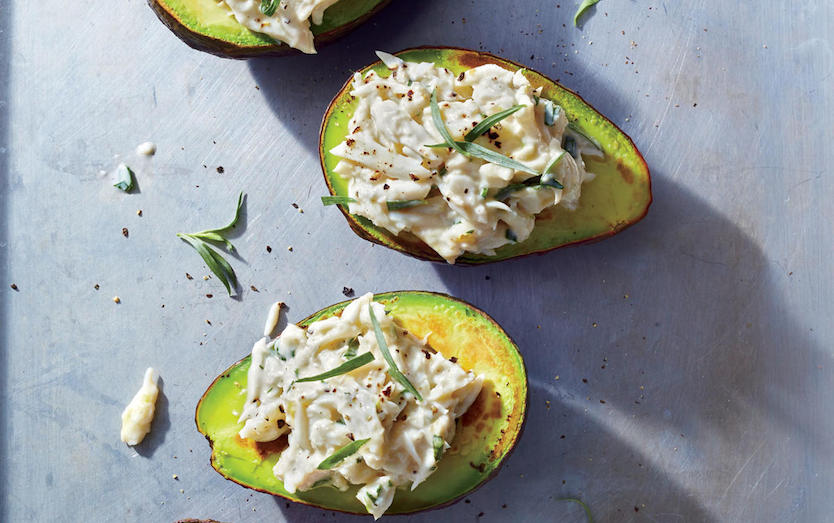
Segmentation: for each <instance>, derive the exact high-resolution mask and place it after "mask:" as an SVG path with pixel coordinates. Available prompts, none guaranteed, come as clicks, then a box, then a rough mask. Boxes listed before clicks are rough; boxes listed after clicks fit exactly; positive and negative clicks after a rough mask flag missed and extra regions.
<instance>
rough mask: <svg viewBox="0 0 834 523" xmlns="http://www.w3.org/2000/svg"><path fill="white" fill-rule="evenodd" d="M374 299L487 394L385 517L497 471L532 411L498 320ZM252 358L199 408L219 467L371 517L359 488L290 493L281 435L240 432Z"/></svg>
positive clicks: (218, 382) (457, 493)
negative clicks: (282, 471) (255, 437)
mask: <svg viewBox="0 0 834 523" xmlns="http://www.w3.org/2000/svg"><path fill="white" fill-rule="evenodd" d="M374 301H378V302H380V303H384V304H385V308H386V310H387V311H389V312H390V314H391V316H392V317H393V318H394V319H395V320H396V321H397V322H398V323H399V324H400V325H402V326H403V328H405V329H406V330H408V331H409V332H411V333H413V334H414V335H415V336H417V337H419V338H422V337H423V336H425V335H427V334H428V335H429V337H428V343H429V345H431V346H432V347H433V348H434V349H436V350H437V351H439V352H440V353H441V354H443V355H444V356H445V357H447V358H451V357H456V358H457V359H458V363H459V364H460V365H461V366H462V367H463V368H464V369H466V370H471V371H473V372H475V373H476V374H480V375H483V377H484V386H483V389H482V390H481V393H480V394H479V395H478V397H477V399H476V400H475V402H474V403H473V404H472V406H471V407H470V408H469V410H468V411H467V412H466V413H465V414H464V415H463V416H462V417H461V418H459V420H458V421H457V433H456V434H455V438H454V440H453V441H452V442H451V448H450V449H449V450H447V451H446V453H445V454H444V455H443V458H442V459H441V460H440V463H439V465H438V468H437V470H436V471H435V472H434V474H432V475H431V476H430V477H429V478H428V479H427V480H426V481H425V482H424V483H422V484H420V486H418V487H417V488H416V489H415V490H413V491H411V490H408V489H407V488H404V489H398V490H397V493H396V495H395V497H394V503H393V504H392V505H391V507H390V508H389V509H388V511H387V512H386V514H402V513H409V512H415V511H419V510H425V509H429V508H437V507H440V506H443V505H447V504H449V503H451V502H453V501H455V500H457V499H458V498H460V497H461V496H463V495H465V494H467V493H469V492H471V491H472V490H474V489H475V488H477V487H478V486H480V485H481V484H482V483H484V482H485V481H486V480H488V479H489V478H490V477H491V476H492V475H493V474H495V473H496V472H497V470H498V467H499V466H500V465H501V463H502V461H503V460H504V459H505V458H506V457H507V455H508V454H509V452H510V451H511V450H512V449H513V447H514V446H515V444H516V442H517V441H518V438H519V436H520V434H521V429H522V426H523V423H524V418H525V414H526V411H527V374H526V371H525V369H524V362H523V360H522V358H521V354H520V353H519V351H518V347H516V345H515V343H513V341H512V340H511V339H510V337H509V336H508V335H507V334H506V333H505V332H504V330H503V329H501V327H500V326H499V325H498V324H497V323H495V321H494V320H492V318H490V317H489V316H487V315H486V314H485V313H484V312H482V311H480V310H478V309H476V308H475V307H473V306H471V305H469V304H467V303H464V302H462V301H460V300H457V299H455V298H452V297H451V296H447V295H445V294H438V293H432V292H421V291H397V292H389V293H385V294H377V295H375V296H374ZM348 303H350V301H345V302H341V303H337V304H336V305H331V306H330V307H327V308H326V309H323V310H321V311H319V312H317V313H315V314H313V315H312V316H309V317H308V318H306V319H305V320H302V321H301V322H299V323H298V325H299V326H301V327H306V326H307V325H309V324H310V323H312V322H314V321H317V320H320V319H323V318H327V317H329V316H333V315H337V314H340V313H341V311H342V309H344V308H345V306H347V304H348ZM249 363H250V358H249V357H246V358H244V359H242V360H240V361H239V362H237V363H235V364H234V365H232V366H231V367H229V368H228V369H227V370H226V371H225V372H223V374H221V375H220V376H219V377H218V378H217V379H215V380H214V382H213V383H212V384H211V386H210V387H209V388H208V390H207V391H206V393H205V394H204V395H203V397H202V399H201V400H200V403H199V404H198V405H197V413H196V422H197V428H198V429H199V431H200V432H201V433H202V434H203V435H205V436H206V438H207V439H208V440H209V443H210V444H211V446H212V454H211V464H212V466H213V467H214V468H215V469H216V470H217V472H219V473H220V474H222V475H223V476H224V477H226V478H227V479H230V480H232V481H234V482H236V483H239V484H241V485H243V486H245V487H249V488H252V489H255V490H259V491H262V492H266V493H269V494H274V495H277V496H282V497H284V498H287V499H289V500H292V501H297V502H300V503H305V504H310V505H315V506H317V507H321V508H324V509H327V510H338V511H343V512H352V513H357V514H366V513H367V511H366V510H365V508H364V507H363V506H362V504H360V503H359V501H358V500H357V499H356V497H355V496H356V491H357V490H358V487H353V488H351V489H350V490H348V491H346V492H340V491H339V490H337V489H335V488H332V487H326V486H325V487H319V488H316V489H313V490H309V491H307V492H296V493H295V494H290V493H289V492H287V491H286V490H285V489H284V486H283V484H282V482H281V481H280V480H279V479H277V478H276V477H275V476H274V475H273V473H272V467H273V466H274V465H275V462H276V461H277V460H278V457H279V456H280V453H281V450H282V443H283V442H282V440H278V442H273V443H268V444H256V443H255V442H253V441H250V440H243V439H241V438H240V437H239V436H238V432H239V431H240V429H241V428H242V426H243V425H242V424H241V423H238V421H237V418H238V416H237V415H236V414H235V412H238V413H239V412H241V410H242V408H243V404H244V402H245V401H246V391H245V389H246V382H247V380H246V377H247V371H248V369H249ZM283 444H284V445H285V443H283Z"/></svg>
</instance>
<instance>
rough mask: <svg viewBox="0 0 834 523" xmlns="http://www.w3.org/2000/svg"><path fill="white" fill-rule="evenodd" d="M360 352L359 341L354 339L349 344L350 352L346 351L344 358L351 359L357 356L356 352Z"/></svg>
mask: <svg viewBox="0 0 834 523" xmlns="http://www.w3.org/2000/svg"><path fill="white" fill-rule="evenodd" d="M358 350H359V339H358V338H353V339H352V340H350V341H349V342H348V350H346V351H345V354H344V357H345V358H346V359H351V358H353V357H355V356H356V351H358Z"/></svg>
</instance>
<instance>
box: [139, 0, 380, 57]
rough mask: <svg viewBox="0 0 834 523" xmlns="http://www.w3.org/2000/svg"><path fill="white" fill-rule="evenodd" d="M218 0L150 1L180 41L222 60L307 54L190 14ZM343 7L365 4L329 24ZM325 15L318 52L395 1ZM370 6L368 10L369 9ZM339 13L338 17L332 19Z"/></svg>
mask: <svg viewBox="0 0 834 523" xmlns="http://www.w3.org/2000/svg"><path fill="white" fill-rule="evenodd" d="M206 1H211V2H214V1H215V0H148V5H149V6H150V8H151V9H152V10H153V12H154V13H156V16H157V18H159V20H160V21H161V22H162V23H163V24H165V26H167V27H168V29H170V30H171V32H173V33H174V34H175V35H176V36H177V37H178V38H179V39H180V40H182V41H183V42H185V43H186V44H188V46H189V47H191V48H192V49H196V50H198V51H203V52H205V53H209V54H213V55H215V56H220V57H222V58H235V59H246V58H257V57H260V56H287V55H293V54H303V53H301V51H299V50H297V49H294V48H292V47H290V46H288V45H286V44H283V43H279V42H275V41H273V40H272V39H270V38H269V37H267V36H265V35H260V34H258V33H254V32H252V31H248V30H246V29H245V28H243V27H242V26H240V25H239V24H237V23H236V22H235V25H237V28H236V31H235V32H234V33H230V32H224V31H223V30H219V29H217V28H214V27H213V26H212V25H211V24H206V23H205V22H204V21H202V20H200V19H199V16H194V15H193V13H190V12H189V10H188V7H189V5H192V4H199V3H201V2H206ZM340 3H344V4H345V5H347V4H361V5H359V6H358V8H356V9H353V11H352V12H351V14H350V15H348V18H350V20H349V21H347V22H345V23H338V22H336V23H329V20H328V18H336V19H337V20H338V18H339V16H338V14H339V10H344V9H345V8H344V7H342V6H340ZM340 3H336V4H334V5H333V6H331V7H330V8H329V9H328V11H325V21H324V23H323V24H322V25H321V26H315V25H314V26H312V30H313V33H314V34H315V45H316V49H320V48H321V47H324V46H326V45H328V44H330V43H332V42H334V41H335V40H338V39H339V38H341V37H342V36H344V35H346V34H347V33H349V32H351V31H352V30H354V29H356V28H357V27H359V26H360V25H361V24H362V23H364V22H365V21H367V20H368V19H369V18H370V17H372V16H373V15H375V14H376V13H378V12H379V11H381V10H382V9H383V8H384V7H386V6H387V5H388V4H389V3H391V0H341V2H340ZM366 4H367V6H366ZM333 10H335V11H336V13H337V14H336V15H334V16H330V12H331V11H333Z"/></svg>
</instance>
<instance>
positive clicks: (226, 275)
mask: <svg viewBox="0 0 834 523" xmlns="http://www.w3.org/2000/svg"><path fill="white" fill-rule="evenodd" d="M243 199H244V194H243V193H242V192H241V193H240V194H239V195H238V198H237V208H236V209H235V216H234V218H232V221H231V222H230V223H229V224H228V225H226V226H225V227H220V228H217V229H206V230H204V231H200V232H193V233H184V232H178V233H177V237H178V238H180V239H182V240H184V241H185V242H186V243H188V244H189V245H191V247H193V248H194V250H195V251H197V254H199V255H200V257H201V258H202V259H203V261H204V262H205V263H206V266H207V267H208V268H209V270H211V272H213V273H214V275H215V276H217V279H219V280H220V282H221V283H222V284H223V286H224V287H226V292H228V293H229V296H231V295H232V288H233V287H237V276H236V275H235V271H234V269H232V266H231V265H229V262H227V261H226V259H225V258H223V256H222V255H221V254H220V253H219V252H217V251H216V250H214V249H213V248H212V247H211V245H210V244H209V243H208V242H217V243H223V244H224V245H225V246H226V249H227V250H228V251H229V252H232V251H234V250H235V247H234V245H232V242H230V241H229V240H228V239H227V238H226V235H225V233H227V232H228V231H230V230H232V229H234V228H235V226H236V225H237V222H238V220H240V210H241V208H242V207H243Z"/></svg>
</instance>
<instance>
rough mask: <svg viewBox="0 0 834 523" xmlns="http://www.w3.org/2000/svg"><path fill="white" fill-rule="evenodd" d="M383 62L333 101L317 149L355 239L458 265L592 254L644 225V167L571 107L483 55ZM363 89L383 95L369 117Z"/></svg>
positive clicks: (531, 78)
mask: <svg viewBox="0 0 834 523" xmlns="http://www.w3.org/2000/svg"><path fill="white" fill-rule="evenodd" d="M380 56H381V57H382V58H383V61H384V62H385V63H384V64H383V63H375V64H372V65H370V66H368V67H366V68H364V69H362V70H361V71H359V72H358V73H357V74H356V75H355V76H354V78H352V79H351V80H349V81H348V82H347V83H346V84H345V86H344V87H343V88H342V90H341V91H340V92H339V93H338V94H337V95H336V97H335V98H334V100H333V101H332V102H331V105H330V107H329V108H328V111H327V112H326V114H325V116H324V119H323V121H322V128H321V136H320V148H319V154H320V157H321V163H322V169H323V171H324V175H325V180H326V182H327V184H328V188H329V189H330V193H331V195H332V196H331V197H330V198H331V199H330V200H328V202H332V203H337V204H339V205H340V208H341V209H342V212H343V213H344V215H345V217H346V218H347V220H348V223H349V224H350V226H351V228H352V229H353V230H354V232H356V233H357V234H358V235H359V236H361V237H363V238H365V239H367V240H370V241H372V242H375V243H379V244H382V245H385V246H387V247H390V248H393V249H395V250H398V251H400V252H403V253H405V254H409V255H412V256H415V257H417V258H421V259H426V260H432V261H442V260H445V261H447V262H454V263H460V264H464V265H466V264H479V263H488V262H492V261H498V260H503V259H508V258H514V257H517V256H522V255H526V254H531V253H538V252H545V251H548V250H552V249H555V248H558V247H562V246H565V245H570V244H577V243H584V242H589V241H596V240H599V239H602V238H605V237H608V236H611V235H613V234H616V233H617V232H619V231H620V230H622V229H624V228H626V227H628V226H629V225H631V224H633V223H635V222H637V221H639V220H640V219H641V218H642V217H643V216H644V215H645V214H646V212H647V210H648V206H649V204H650V203H651V181H650V176H649V171H648V168H647V166H646V164H645V162H644V160H643V158H642V156H641V155H640V153H639V151H637V149H636V147H635V146H634V144H633V143H632V142H631V140H630V139H629V138H628V136H626V135H625V134H623V133H622V131H620V130H619V129H618V128H617V127H616V126H614V124H612V123H611V122H610V121H608V120H607V119H606V118H605V117H604V116H602V115H600V114H599V113H598V112H596V111H595V110H594V109H593V108H592V107H591V106H589V105H588V104H587V103H585V102H584V101H583V100H582V99H581V98H580V97H579V96H578V95H576V94H574V93H572V92H571V91H568V90H567V89H565V88H563V87H561V86H559V85H558V84H556V83H555V82H553V81H551V80H549V79H547V78H546V77H544V76H543V75H541V74H539V73H536V72H534V71H531V70H529V69H525V68H523V67H522V66H520V65H518V64H515V63H513V62H510V61H508V60H505V59H502V58H498V57H495V56H493V55H489V54H487V53H480V52H475V51H468V50H463V49H449V48H417V49H411V50H406V51H402V52H400V53H397V55H396V56H391V55H387V54H382V55H380ZM438 68H439V69H438ZM385 79H387V80H385ZM377 86H378V88H377ZM496 86H498V87H500V89H499V88H498V87H496ZM370 87H373V88H376V89H377V91H379V90H380V89H385V92H384V93H383V94H381V95H377V94H373V95H372V96H376V97H378V98H380V100H379V101H377V102H376V103H371V104H369V103H365V102H364V99H363V98H362V96H361V95H362V91H363V90H364V89H366V88H370ZM429 95H431V98H432V99H431V100H428V98H429V97H430V96H429ZM363 121H372V122H374V123H373V127H374V128H375V133H376V134H374V135H373V136H370V137H369V136H365V135H363V133H365V134H367V132H366V129H364V127H363V126H362V125H361V124H359V123H360V122H363ZM392 204H393V205H392Z"/></svg>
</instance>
